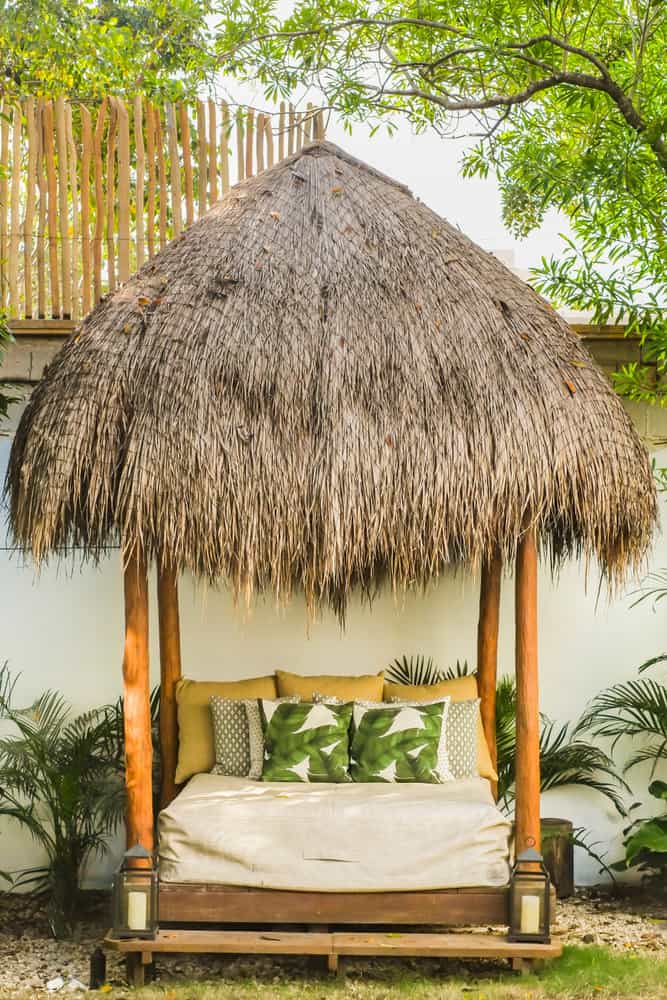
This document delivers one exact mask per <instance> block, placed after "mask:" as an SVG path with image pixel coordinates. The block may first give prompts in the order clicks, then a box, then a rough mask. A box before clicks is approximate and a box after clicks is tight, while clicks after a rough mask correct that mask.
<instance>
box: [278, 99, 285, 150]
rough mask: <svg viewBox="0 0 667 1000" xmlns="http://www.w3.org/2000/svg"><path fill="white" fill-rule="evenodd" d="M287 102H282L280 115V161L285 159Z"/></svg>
mask: <svg viewBox="0 0 667 1000" xmlns="http://www.w3.org/2000/svg"><path fill="white" fill-rule="evenodd" d="M285 127H286V126H285V102H284V101H281V102H280V112H279V114H278V159H279V160H284V159H285Z"/></svg>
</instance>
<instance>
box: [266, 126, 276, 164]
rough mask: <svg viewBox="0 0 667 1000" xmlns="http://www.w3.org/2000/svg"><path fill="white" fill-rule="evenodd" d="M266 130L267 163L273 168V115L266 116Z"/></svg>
mask: <svg viewBox="0 0 667 1000" xmlns="http://www.w3.org/2000/svg"><path fill="white" fill-rule="evenodd" d="M264 132H265V135H266V165H267V167H268V168H269V170H270V169H271V167H272V166H273V164H274V162H275V154H274V150H273V119H272V117H271V115H265V116H264Z"/></svg>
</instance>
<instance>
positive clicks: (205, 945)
mask: <svg viewBox="0 0 667 1000" xmlns="http://www.w3.org/2000/svg"><path fill="white" fill-rule="evenodd" d="M104 947H105V948H107V949H108V950H110V951H116V952H120V953H121V954H141V953H145V954H146V955H147V956H148V955H151V956H152V955H155V954H164V953H167V954H169V953H171V954H246V955H251V954H254V955H258V954H259V955H262V954H263V955H326V956H329V955H385V956H387V955H398V956H400V955H403V956H409V955H411V956H414V957H428V956H430V957H432V958H468V959H471V958H487V959H515V958H516V959H522V960H525V961H527V960H530V959H534V960H546V959H553V958H557V957H558V956H559V955H560V954H562V950H563V945H562V942H561V941H560V940H559V939H555V940H553V941H551V942H550V943H549V944H538V943H523V942H521V943H515V942H510V941H507V939H506V938H504V937H502V936H501V935H500V934H493V933H488V934H444V933H442V934H441V933H425V932H420V933H412V934H406V933H400V934H395V933H392V932H389V933H387V932H384V933H383V932H378V931H371V932H356V933H350V932H347V931H337V932H334V933H325V932H321V931H305V932H304V931H273V930H270V931H268V930H267V931H264V930H254V931H252V930H250V931H249V930H233V931H231V930H228V931H223V930H215V931H206V930H180V929H174V930H167V929H160V930H159V931H158V932H157V934H156V936H155V938H154V939H152V940H150V941H146V940H141V939H137V938H130V939H121V938H115V937H114V936H113V934H112V933H109V934H108V935H107V936H106V938H105V939H104Z"/></svg>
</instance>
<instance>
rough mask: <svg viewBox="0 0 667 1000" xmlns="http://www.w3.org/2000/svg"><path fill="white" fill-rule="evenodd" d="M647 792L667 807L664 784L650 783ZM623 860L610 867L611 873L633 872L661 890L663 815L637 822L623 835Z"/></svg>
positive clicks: (665, 853)
mask: <svg viewBox="0 0 667 1000" xmlns="http://www.w3.org/2000/svg"><path fill="white" fill-rule="evenodd" d="M648 790H649V792H650V794H651V795H653V796H654V798H656V799H659V800H660V801H662V802H664V803H665V805H666V806H667V782H665V781H653V782H651V784H650V785H649V787H648ZM624 833H625V840H624V844H623V846H624V847H625V858H623V860H622V861H619V862H617V863H616V864H615V865H612V867H613V868H614V870H615V871H626V870H627V869H628V868H637V869H638V871H640V872H642V874H643V875H644V876H645V877H646V878H647V879H649V880H655V881H656V882H657V884H658V885H659V886H662V887H664V886H665V882H666V880H667V811H664V812H663V813H662V814H661V815H659V816H654V817H652V818H651V819H637V820H635V821H634V822H633V823H632V824H631V825H630V826H629V827H627V828H626V830H625V831H624Z"/></svg>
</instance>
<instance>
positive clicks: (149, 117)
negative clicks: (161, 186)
mask: <svg viewBox="0 0 667 1000" xmlns="http://www.w3.org/2000/svg"><path fill="white" fill-rule="evenodd" d="M146 161H147V163H148V196H147V200H146V211H147V215H148V218H147V222H146V234H147V241H148V256H149V257H152V256H153V255H154V254H155V191H156V180H155V176H156V166H155V111H154V109H153V105H152V104H151V103H150V101H149V102H148V103H147V105H146Z"/></svg>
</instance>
